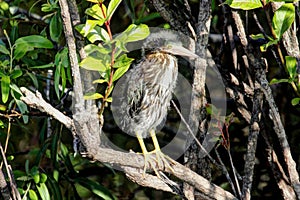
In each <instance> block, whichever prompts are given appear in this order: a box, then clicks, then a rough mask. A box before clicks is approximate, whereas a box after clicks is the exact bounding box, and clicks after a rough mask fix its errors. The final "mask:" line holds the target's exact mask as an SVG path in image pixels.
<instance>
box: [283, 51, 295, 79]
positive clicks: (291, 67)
mask: <svg viewBox="0 0 300 200" xmlns="http://www.w3.org/2000/svg"><path fill="white" fill-rule="evenodd" d="M285 63H286V68H287V70H288V72H289V75H290V77H291V78H294V77H295V76H296V75H297V73H296V71H297V59H296V58H295V57H292V56H286V57H285Z"/></svg>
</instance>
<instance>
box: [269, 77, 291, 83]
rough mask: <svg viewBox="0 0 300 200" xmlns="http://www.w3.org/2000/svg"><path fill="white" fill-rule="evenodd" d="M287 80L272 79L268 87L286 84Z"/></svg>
mask: <svg viewBox="0 0 300 200" xmlns="http://www.w3.org/2000/svg"><path fill="white" fill-rule="evenodd" d="M288 82H289V79H285V78H284V79H277V78H273V79H272V80H271V82H270V85H272V84H277V83H288Z"/></svg>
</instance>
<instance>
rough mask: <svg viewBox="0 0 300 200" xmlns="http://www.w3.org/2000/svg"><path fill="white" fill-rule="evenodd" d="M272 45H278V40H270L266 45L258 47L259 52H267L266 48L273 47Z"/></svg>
mask: <svg viewBox="0 0 300 200" xmlns="http://www.w3.org/2000/svg"><path fill="white" fill-rule="evenodd" d="M274 44H278V39H276V40H273V39H271V40H270V41H269V42H267V43H266V44H263V45H261V46H260V50H261V51H262V52H266V51H267V48H268V47H269V46H272V45H274Z"/></svg>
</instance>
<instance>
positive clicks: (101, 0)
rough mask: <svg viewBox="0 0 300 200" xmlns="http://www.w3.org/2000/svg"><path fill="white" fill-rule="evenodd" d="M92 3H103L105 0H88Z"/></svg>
mask: <svg viewBox="0 0 300 200" xmlns="http://www.w3.org/2000/svg"><path fill="white" fill-rule="evenodd" d="M86 1H89V2H92V3H102V2H103V1H104V0H86Z"/></svg>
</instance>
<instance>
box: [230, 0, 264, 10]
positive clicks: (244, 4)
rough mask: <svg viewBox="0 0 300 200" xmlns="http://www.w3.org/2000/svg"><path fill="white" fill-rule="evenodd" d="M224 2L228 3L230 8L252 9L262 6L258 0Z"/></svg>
mask: <svg viewBox="0 0 300 200" xmlns="http://www.w3.org/2000/svg"><path fill="white" fill-rule="evenodd" d="M224 3H225V4H228V5H229V6H230V7H231V8H235V9H242V10H252V9H255V8H261V7H262V4H261V1H260V0H247V1H245V0H226V1H225V2H224Z"/></svg>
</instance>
